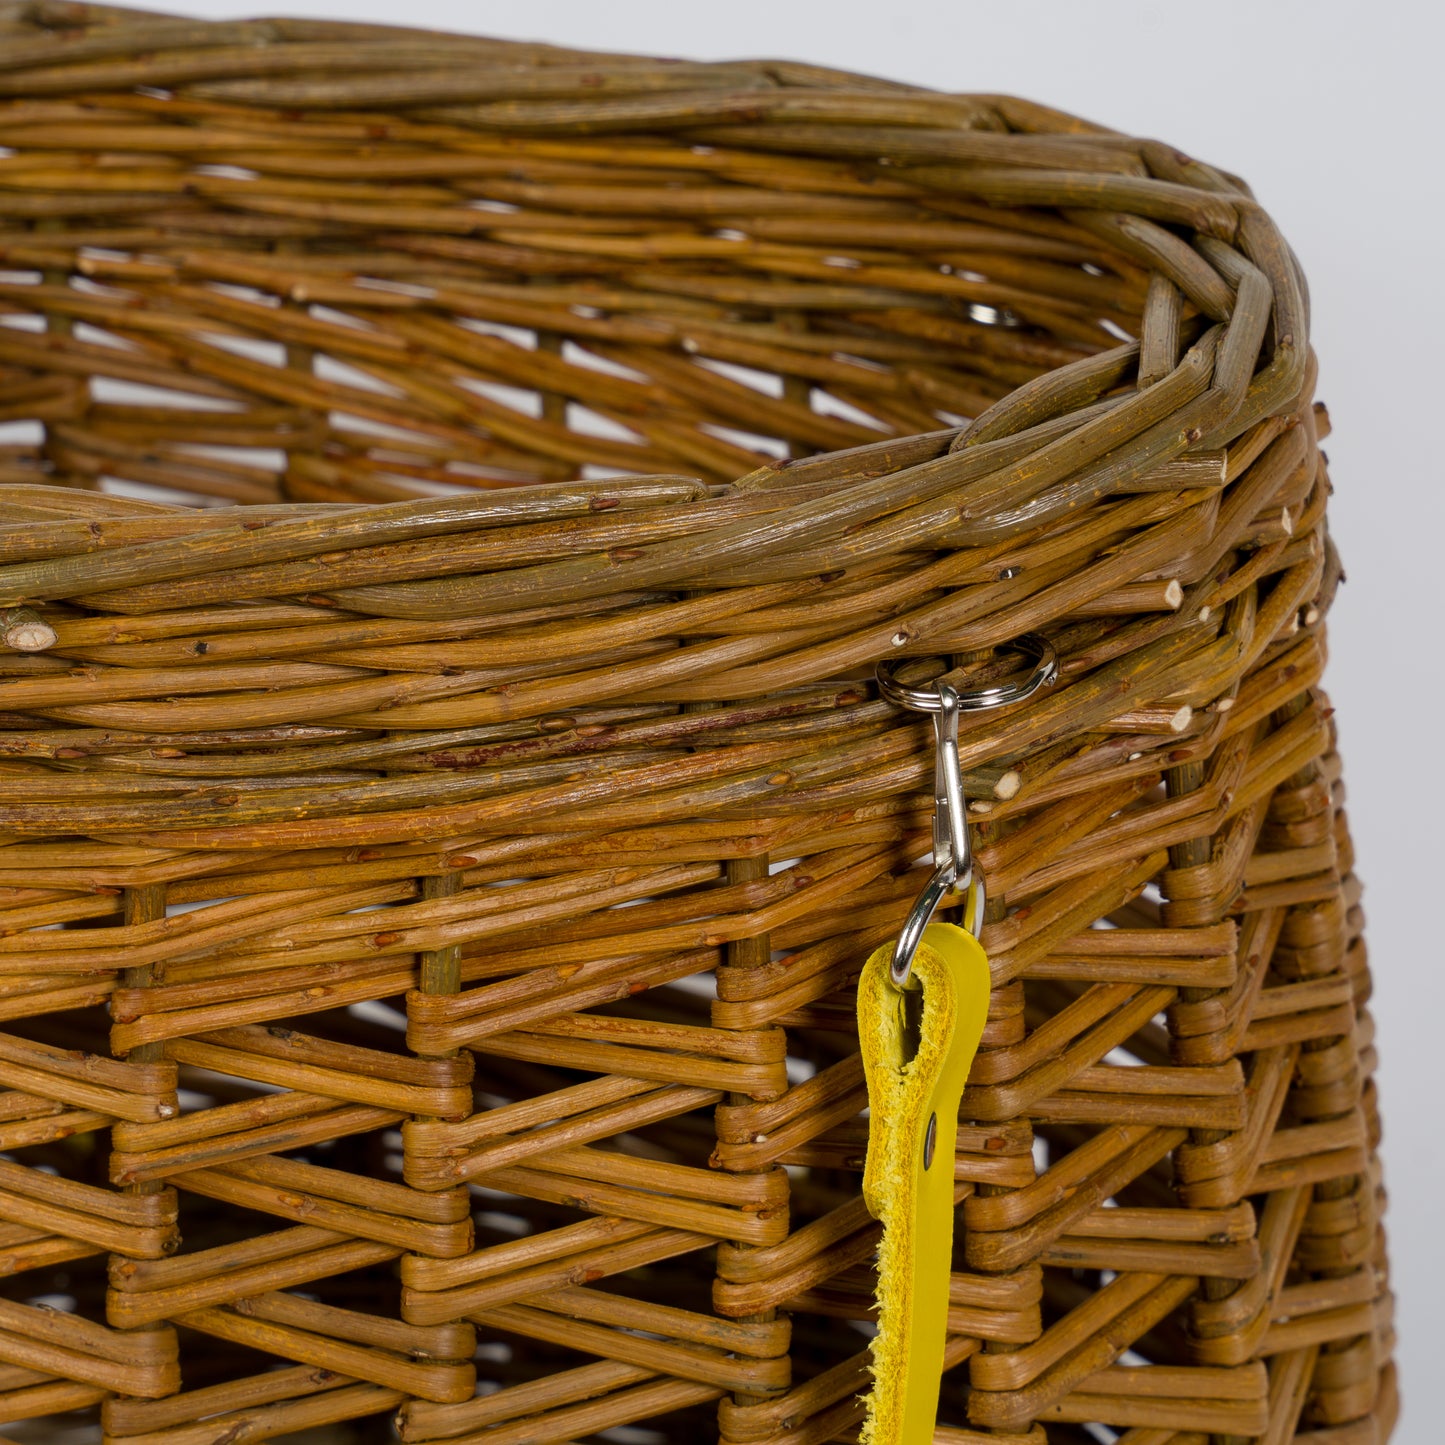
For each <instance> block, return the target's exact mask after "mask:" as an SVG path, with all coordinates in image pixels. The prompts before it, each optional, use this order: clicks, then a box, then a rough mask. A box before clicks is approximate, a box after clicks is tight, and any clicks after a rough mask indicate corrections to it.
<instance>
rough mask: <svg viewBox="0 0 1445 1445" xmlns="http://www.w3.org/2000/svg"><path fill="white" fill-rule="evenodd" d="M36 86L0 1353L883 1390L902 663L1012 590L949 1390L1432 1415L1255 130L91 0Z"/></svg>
mask: <svg viewBox="0 0 1445 1445" xmlns="http://www.w3.org/2000/svg"><path fill="white" fill-rule="evenodd" d="M0 148H3V149H0V520H3V523H4V527H3V531H0V609H3V611H0V624H3V626H0V632H3V636H4V639H5V642H6V646H5V648H3V649H0V1090H3V1091H4V1092H0V1150H3V1151H4V1152H3V1157H0V1270H3V1272H4V1274H5V1276H6V1278H5V1279H4V1281H3V1282H0V1283H3V1288H0V1426H3V1427H4V1428H5V1429H6V1430H7V1431H11V1432H13V1438H14V1439H16V1440H39V1441H49V1442H56V1445H60V1442H64V1441H69V1440H74V1441H81V1440H94V1439H99V1438H101V1434H102V1432H103V1437H104V1439H105V1440H106V1441H107V1442H113V1445H162V1442H164V1445H233V1442H239V1441H255V1440H265V1439H272V1438H281V1437H285V1436H288V1435H292V1434H294V1433H296V1432H301V1431H308V1430H315V1431H317V1432H318V1433H315V1434H307V1435H305V1436H304V1437H301V1438H305V1439H306V1440H318V1441H319V1440H323V1439H324V1440H335V1441H355V1442H363V1441H382V1440H389V1439H395V1438H396V1436H395V1434H393V1433H392V1432H393V1430H397V1431H399V1433H400V1438H401V1439H402V1440H405V1441H449V1442H465V1445H523V1442H559V1445H561V1442H567V1441H580V1440H599V1441H601V1440H605V1441H609V1442H613V1445H662V1442H665V1441H683V1440H688V1441H692V1440H697V1439H711V1438H721V1439H722V1440H724V1441H726V1442H729V1445H762V1442H765V1441H766V1442H788V1445H823V1442H827V1441H832V1440H842V1441H848V1440H850V1439H852V1438H853V1437H854V1435H855V1432H856V1428H857V1425H858V1423H859V1421H860V1419H861V1415H862V1407H861V1404H860V1401H859V1395H860V1393H861V1392H863V1391H865V1390H866V1389H867V1386H868V1374H867V1361H868V1337H869V1333H870V1330H871V1325H870V1317H871V1312H872V1294H873V1265H872V1260H873V1255H874V1251H875V1249H876V1246H877V1241H878V1234H877V1226H876V1225H875V1224H874V1223H873V1221H872V1220H871V1219H870V1218H869V1217H868V1215H867V1213H866V1211H865V1209H864V1207H863V1204H862V1200H861V1198H860V1197H859V1181H860V1175H861V1169H862V1156H863V1151H864V1148H865V1145H866V1138H867V1119H866V1115H865V1114H864V1112H863V1110H864V1107H865V1094H864V1088H863V1078H862V1070H861V1067H860V1064H859V1058H858V1052H857V1038H856V1031H855V1027H854V1022H853V990H854V987H855V985H856V981H857V977H858V970H859V968H860V966H861V964H862V962H863V960H864V959H865V958H866V957H867V955H868V953H869V952H870V951H871V950H872V949H873V948H874V947H875V946H877V945H878V944H879V943H881V942H883V941H885V940H887V939H888V938H889V937H890V936H892V935H893V934H895V933H896V931H897V929H898V927H899V925H900V923H901V920H902V918H903V916H904V914H905V913H906V911H907V909H908V907H909V904H910V903H911V901H912V899H913V898H914V897H915V896H916V894H917V892H918V889H919V886H920V882H921V879H922V878H923V877H924V876H926V868H925V866H924V858H925V855H926V853H927V849H928V847H929V824H930V811H931V794H930V791H929V790H930V787H931V780H932V768H933V759H932V751H931V736H930V733H929V731H928V728H927V725H926V723H924V722H922V721H920V720H919V719H918V718H917V717H915V716H912V715H909V714H905V713H902V712H900V711H898V710H897V709H895V708H893V707H892V706H890V705H889V704H888V703H886V702H884V701H882V700H880V699H879V697H878V694H877V689H876V686H875V685H874V682H873V675H874V668H875V666H876V664H877V663H878V662H879V661H880V660H883V659H885V658H904V659H910V660H911V666H912V668H913V672H912V673H908V671H907V669H905V675H906V676H911V677H913V678H914V679H915V680H918V681H923V680H926V679H928V678H931V677H934V676H936V675H938V674H939V673H940V672H942V671H943V670H944V669H945V668H947V669H952V673H951V675H953V676H955V677H956V678H957V679H958V680H959V683H960V685H961V686H969V687H972V686H978V685H984V684H987V683H989V682H991V681H997V680H1000V679H1003V678H1005V677H1008V676H1010V675H1012V674H1013V673H1014V672H1015V671H1016V670H1017V668H1018V667H1019V665H1020V664H1019V661H1018V658H1017V655H1016V654H1014V653H1012V652H1011V651H1010V649H1009V647H1008V644H1009V642H1010V640H1011V639H1013V638H1015V637H1017V636H1018V635H1020V634H1022V633H1024V632H1028V631H1041V632H1043V633H1045V634H1046V635H1047V636H1048V637H1049V638H1050V639H1051V641H1052V642H1053V643H1054V645H1055V647H1056V648H1057V651H1058V654H1059V658H1060V661H1061V666H1062V677H1061V680H1060V682H1059V683H1058V684H1057V685H1056V686H1055V687H1054V688H1052V689H1050V690H1047V691H1045V692H1042V693H1040V694H1038V695H1036V696H1035V697H1033V698H1032V699H1030V700H1029V701H1028V702H1026V703H1024V704H1022V705H1020V706H1018V707H1014V708H1010V709H1006V710H1003V711H999V712H990V713H983V714H977V715H971V716H966V717H965V718H964V721H963V728H962V732H961V736H960V751H961V757H962V761H963V766H964V781H965V787H966V792H967V796H968V797H969V798H970V799H971V800H972V801H971V803H970V812H971V817H972V819H973V822H974V824H975V841H976V853H977V857H978V860H979V862H980V864H981V866H982V868H983V871H984V873H985V875H986V877H987V879H988V885H989V895H990V901H989V905H988V911H987V914H986V921H985V927H984V930H983V941H984V944H985V947H986V948H987V951H988V954H989V957H990V961H991V967H992V971H993V979H994V993H993V998H992V1004H991V1009H990V1016H989V1023H988V1025H987V1029H986V1032H985V1035H984V1043H983V1047H982V1049H981V1051H980V1053H979V1056H978V1061H977V1064H976V1066H975V1069H974V1072H973V1074H972V1076H971V1080H970V1084H969V1087H968V1090H967V1092H966V1094H965V1097H964V1102H963V1111H962V1123H961V1127H960V1133H959V1143H958V1153H957V1157H956V1159H955V1163H954V1171H955V1179H956V1181H957V1195H958V1199H959V1205H960V1207H959V1215H958V1218H959V1223H960V1227H959V1229H958V1231H957V1241H956V1249H955V1257H954V1258H953V1260H952V1261H951V1262H950V1261H946V1260H943V1259H939V1260H938V1267H939V1268H941V1269H942V1268H947V1267H949V1265H950V1263H951V1268H952V1287H951V1289H952V1294H951V1297H952V1309H951V1313H950V1320H949V1325H950V1338H949V1346H948V1362H949V1368H948V1372H947V1374H946V1376H945V1379H944V1388H943V1398H942V1403H941V1407H940V1424H939V1430H938V1435H937V1437H936V1438H937V1439H938V1440H939V1441H942V1442H945V1445H983V1442H991V1445H1046V1442H1051V1445H1084V1442H1090V1441H1095V1440H1103V1439H1109V1438H1113V1437H1115V1436H1121V1437H1123V1438H1124V1440H1125V1441H1126V1442H1127V1445H1205V1442H1206V1441H1209V1442H1214V1445H1237V1442H1238V1445H1242V1442H1245V1441H1250V1440H1262V1441H1265V1442H1268V1445H1285V1442H1288V1441H1291V1440H1298V1441H1301V1442H1306V1445H1384V1441H1385V1440H1386V1438H1387V1437H1388V1435H1389V1431H1390V1427H1391V1425H1392V1423H1393V1419H1394V1414H1395V1394H1394V1386H1393V1377H1392V1371H1391V1368H1390V1365H1389V1350H1390V1313H1389V1301H1390V1296H1389V1293H1388V1288H1387V1282H1386V1271H1385V1258H1384V1245H1383V1236H1382V1234H1381V1232H1380V1230H1379V1227H1378V1214H1379V1209H1380V1201H1381V1198H1382V1195H1381V1185H1380V1179H1379V1174H1378V1164H1377V1161H1376V1158H1375V1155H1374V1146H1375V1143H1376V1140H1377V1136H1378V1124H1377V1119H1376V1112H1375V1099H1374V1093H1373V1089H1372V1086H1371V1083H1370V1072H1371V1068H1372V1065H1373V1053H1372V1050H1371V1044H1370V1022H1369V1014H1368V1012H1367V1010H1366V1007H1365V1005H1366V1001H1367V999H1368V994H1369V978H1368V970H1367V966H1366V958H1365V950H1364V945H1363V943H1362V941H1361V938H1360V932H1361V926H1362V919H1361V914H1360V909H1359V901H1358V893H1359V889H1358V884H1357V882H1356V881H1355V878H1354V875H1353V873H1352V858H1351V850H1350V844H1349V838H1348V833H1347V829H1346V826H1345V820H1344V815H1343V812H1342V811H1341V809H1342V800H1343V793H1342V788H1341V785H1340V765H1339V760H1338V757H1337V755H1336V752H1335V749H1334V738H1333V733H1332V729H1331V724H1330V721H1329V715H1330V709H1329V707H1328V705H1327V703H1326V701H1325V699H1324V696H1323V695H1322V693H1321V692H1320V691H1319V679H1320V675H1321V672H1322V669H1323V665H1324V631H1323V627H1324V621H1323V619H1324V614H1325V612H1326V611H1327V609H1328V606H1329V603H1330V600H1331V598H1332V596H1333V594H1334V591H1335V587H1336V585H1337V583H1338V581H1339V579H1340V567H1339V562H1338V558H1337V555H1336V553H1335V550H1334V547H1333V546H1332V544H1331V542H1330V540H1329V537H1328V533H1327V530H1326V523H1325V500H1326V495H1327V493H1328V490H1329V484H1328V480H1327V475H1326V468H1325V461H1324V457H1323V454H1322V453H1321V452H1320V450H1319V445H1318V444H1319V442H1320V440H1321V439H1322V438H1323V436H1324V435H1325V434H1326V432H1327V430H1328V420H1327V417H1326V415H1325V413H1324V411H1323V409H1322V408H1321V407H1320V406H1319V405H1318V404H1317V403H1315V402H1314V400H1313V391H1314V381H1315V369H1316V368H1315V362H1314V358H1313V355H1312V353H1311V351H1310V349H1309V345H1308V341H1307V334H1308V301H1307V294H1306V291H1305V287H1304V283H1303V281H1302V279H1301V277H1300V274H1299V271H1298V268H1297V266H1296V263H1295V260H1294V258H1293V256H1292V254H1291V252H1290V250H1289V248H1288V247H1287V245H1286V244H1285V242H1284V241H1283V240H1282V239H1281V237H1280V236H1279V234H1278V232H1277V230H1276V229H1275V227H1274V225H1273V224H1272V222H1271V221H1270V219H1269V217H1268V215H1267V214H1266V213H1265V212H1264V211H1263V210H1262V209H1261V208H1260V207H1259V205H1257V204H1256V202H1255V201H1254V199H1253V198H1252V196H1251V194H1250V192H1249V190H1248V188H1247V187H1246V186H1245V184H1244V182H1242V181H1240V180H1239V179H1238V178H1236V177H1233V176H1230V175H1227V174H1224V173H1222V172H1220V171H1218V170H1216V169H1214V168H1212V167H1210V166H1208V165H1205V164H1203V163H1200V162H1198V161H1195V160H1192V159H1190V158H1189V157H1186V156H1183V155H1181V154H1180V153H1178V152H1177V151H1175V150H1173V149H1171V148H1169V147H1167V146H1165V145H1163V144H1160V143H1158V142H1153V141H1139V140H1135V139H1132V138H1129V137H1126V136H1122V135H1119V134H1117V133H1114V132H1112V131H1107V130H1104V129H1102V128H1100V127H1098V126H1095V125H1092V124H1089V123H1086V122H1083V121H1079V120H1075V119H1073V118H1071V117H1068V116H1065V115H1062V114H1060V113H1058V112H1056V111H1052V110H1049V109H1046V108H1044V107H1042V106H1038V105H1035V104H1032V103H1029V102H1024V101H1020V100H1016V99H1012V98H1006V97H998V96H959V95H944V94H937V93H933V92H927V91H920V90H917V89H913V88H910V87H905V86H902V85H897V84H893V83H891V82H885V81H879V80H874V79H869V78H864V77H858V76H851V75H843V74H840V73H837V72H833V71H827V70H822V69H819V68H816V67H812V66H807V65H803V64H795V63H780V62H769V63H747V64H741V63H740V64H693V63H685V62H660V61H653V60H648V59H641V58H634V57H617V56H598V55H595V54H582V53H577V52H572V51H566V50H562V49H557V48H552V47H545V46H540V45H524V44H514V43H503V42H496V41H489V40H482V39H475V38H469V37H457V36H443V35H435V34H427V33H421V32H416V31H407V30H397V29H386V28H381V27H373V26H353V25H344V24H336V23H321V22H310V21H307V22H300V21H247V22H235V23H231V22H227V23H212V24H206V23H199V22H191V21H182V20H175V19H170V18H163V17H158V16H150V15H145V14H140V13H138V12H127V11H120V10H114V9H111V8H108V7H103V6H91V5H71V4H51V3H38V4H32V3H22V4H18V5H17V4H0ZM235 504H242V505H235ZM5 1422H10V1423H9V1424H5ZM393 1422H395V1424H393ZM1086 1426H1088V1427H1090V1428H1088V1429H1086V1428H1085V1427H1086ZM618 1427H632V1428H631V1429H629V1430H626V1431H621V1432H620V1433H604V1432H614V1431H617V1430H618ZM1100 1427H1106V1431H1104V1430H1101V1429H1100ZM7 1438H8V1437H7Z"/></svg>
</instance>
